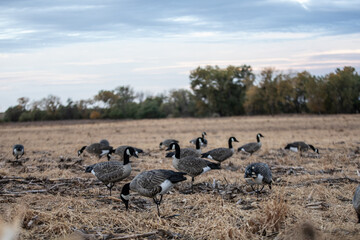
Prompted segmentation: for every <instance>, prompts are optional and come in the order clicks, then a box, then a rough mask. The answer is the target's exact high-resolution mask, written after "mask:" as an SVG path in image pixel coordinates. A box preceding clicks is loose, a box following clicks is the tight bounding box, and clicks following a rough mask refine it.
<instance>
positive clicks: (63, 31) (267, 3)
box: [0, 0, 360, 112]
mask: <svg viewBox="0 0 360 240" xmlns="http://www.w3.org/2000/svg"><path fill="white" fill-rule="evenodd" d="M359 12H360V2H359V1H355V0H344V1H335V0H334V1H332V0H330V1H325V0H317V1H315V0H254V1H235V0H224V1H216V0H210V1H204V0H199V1H195V2H194V1H186V0H185V1H181V2H177V1H144V0H121V1H115V0H106V1H102V0H92V1H90V2H86V3H77V2H75V3H74V2H73V1H70V0H62V1H58V0H54V1H50V2H49V1H46V0H35V1H23V0H16V1H14V0H3V1H1V2H0V14H1V15H0V16H1V18H0V26H1V29H2V31H1V32H0V64H1V68H0V112H4V111H6V109H7V108H8V107H10V106H14V105H16V104H17V99H18V98H20V97H28V98H30V100H40V99H42V98H44V97H47V96H48V95H55V96H58V97H60V99H61V101H62V103H64V102H65V101H66V100H67V99H68V98H71V99H72V100H73V101H78V100H81V99H89V98H92V97H93V96H94V95H96V94H97V93H98V91H100V90H112V89H114V88H115V87H117V86H124V85H130V86H131V87H132V88H133V89H134V90H135V91H136V92H145V93H147V94H151V95H156V94H160V93H164V92H166V91H170V90H171V89H181V88H185V89H190V86H189V84H190V80H189V75H190V71H191V70H194V69H195V68H197V67H198V66H201V67H204V66H206V65H211V66H214V65H218V66H219V67H222V68H223V67H226V66H228V65H234V66H241V65H243V64H246V65H250V66H251V67H252V68H253V72H254V73H256V74H257V73H259V72H260V71H261V69H263V68H266V67H273V68H275V69H276V70H278V71H282V72H284V73H287V72H288V71H293V72H302V71H308V72H309V73H310V74H312V75H315V76H324V75H326V74H329V73H332V72H334V71H335V70H336V68H343V67H344V66H351V67H354V68H355V69H356V70H357V71H358V70H359V68H360V15H359Z"/></svg>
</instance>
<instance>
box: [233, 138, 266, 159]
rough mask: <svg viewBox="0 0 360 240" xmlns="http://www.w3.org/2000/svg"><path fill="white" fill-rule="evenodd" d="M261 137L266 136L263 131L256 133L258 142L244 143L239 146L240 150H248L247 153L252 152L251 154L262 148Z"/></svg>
mask: <svg viewBox="0 0 360 240" xmlns="http://www.w3.org/2000/svg"><path fill="white" fill-rule="evenodd" d="M260 137H264V136H263V135H262V134H261V133H258V134H257V135H256V140H257V142H251V143H247V144H245V145H242V146H241V147H239V148H238V152H240V151H242V152H246V153H250V156H251V155H252V154H253V153H254V152H256V151H258V150H259V149H260V148H261V145H262V144H261V142H260Z"/></svg>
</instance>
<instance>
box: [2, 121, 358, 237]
mask: <svg viewBox="0 0 360 240" xmlns="http://www.w3.org/2000/svg"><path fill="white" fill-rule="evenodd" d="M203 131H206V132H207V134H208V135H207V139H208V146H207V148H205V149H203V151H207V150H210V149H212V148H216V147H227V140H228V138H229V137H230V136H235V137H236V138H237V139H238V140H239V141H240V142H239V143H235V144H234V147H235V148H236V149H237V147H239V146H240V145H242V144H244V143H247V142H254V141H256V139H255V136H256V134H257V133H258V132H260V133H262V134H263V135H264V136H265V138H263V139H262V143H263V146H262V148H261V150H260V151H259V152H257V153H255V154H254V155H253V156H247V155H245V154H243V153H235V154H234V155H233V157H231V158H230V159H228V160H226V161H225V162H223V164H222V167H223V169H221V170H217V171H210V172H207V173H205V174H203V175H201V176H200V177H197V178H196V179H195V184H196V185H195V188H194V189H195V193H194V194H189V191H188V189H189V187H190V178H188V180H187V181H185V182H183V183H181V184H179V185H178V186H176V187H175V188H174V189H173V190H172V191H171V192H170V193H169V194H166V195H165V196H164V199H163V203H162V205H161V206H160V211H161V214H162V215H163V217H162V218H160V217H158V216H157V214H156V213H157V211H156V205H155V204H154V203H153V202H152V200H151V199H148V198H144V197H141V196H139V195H138V194H132V196H131V199H130V209H129V211H125V206H124V205H123V203H122V202H121V201H119V193H120V191H121V187H122V185H123V184H124V183H126V182H129V181H130V180H131V179H132V178H133V177H134V176H135V175H136V174H138V173H139V172H141V171H143V170H149V169H159V168H163V169H172V170H174V168H173V167H172V160H171V159H169V158H165V157H164V156H165V151H164V150H160V149H159V143H160V142H161V141H162V140H163V139H166V138H175V139H178V140H179V141H180V146H182V147H188V146H189V140H190V139H192V138H194V137H197V136H200V135H201V132H203ZM359 135H360V115H336V116H276V117H270V116H268V117H232V118H211V119H163V120H137V121H85V122H81V121H70V122H45V123H23V124H2V125H0V214H1V217H2V220H1V222H0V236H1V232H4V231H5V230H6V229H11V228H14V229H15V230H16V229H17V230H19V239H134V238H136V237H138V238H148V239H159V238H161V239H166V238H168V239H173V238H174V239H360V224H357V217H356V214H355V211H354V209H353V207H352V203H351V200H352V197H353V193H354V190H355V188H356V186H357V185H358V184H359V183H360V177H359V176H358V174H357V170H360V161H359V160H360V138H359ZM104 138H106V139H108V140H109V141H110V144H111V145H112V146H114V147H117V146H120V145H125V144H126V145H133V146H136V147H139V148H142V149H144V150H145V154H140V157H139V158H138V159H136V158H135V159H132V166H133V171H132V173H131V176H130V177H129V178H128V179H126V180H124V181H123V182H120V183H117V184H116V185H115V187H114V188H113V196H112V197H109V196H108V191H107V189H106V187H105V186H104V185H103V184H102V183H101V182H99V181H98V180H97V179H96V178H95V177H94V176H93V175H92V174H89V173H85V172H84V169H85V167H86V166H88V165H90V164H93V163H96V162H99V161H106V159H105V158H102V159H101V160H98V159H97V158H91V157H90V156H89V155H88V154H86V153H85V154H84V155H83V156H81V157H78V156H77V150H78V149H79V148H80V147H81V146H83V145H87V144H90V143H93V142H98V141H100V140H101V139H104ZM292 141H306V142H307V143H310V144H313V145H314V146H315V147H318V148H319V150H320V155H317V154H315V153H314V152H307V153H305V154H304V156H303V157H300V156H299V154H297V153H293V152H288V151H285V150H283V148H284V146H285V145H286V144H287V143H289V142H292ZM16 143H20V144H23V145H24V146H25V152H26V154H25V155H24V156H23V157H22V158H21V159H19V160H18V161H16V160H15V159H14V157H13V156H12V153H11V149H12V145H13V144H16ZM252 162H265V163H267V164H269V166H270V167H271V169H272V173H273V179H274V184H273V187H272V189H271V190H270V189H269V188H268V187H266V188H265V190H264V192H263V193H262V194H260V195H257V194H255V193H253V192H252V190H251V188H249V186H247V185H246V183H245V180H244V169H245V167H246V166H247V165H248V164H250V163H252ZM174 214H176V215H178V216H175V217H169V216H172V215H174ZM17 227H19V228H17Z"/></svg>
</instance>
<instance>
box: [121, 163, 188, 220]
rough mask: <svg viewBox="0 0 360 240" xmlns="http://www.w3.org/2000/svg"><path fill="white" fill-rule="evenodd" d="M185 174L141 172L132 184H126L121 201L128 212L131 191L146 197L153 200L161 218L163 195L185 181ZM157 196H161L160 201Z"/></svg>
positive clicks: (153, 171) (166, 171) (162, 170)
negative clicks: (160, 208)
mask: <svg viewBox="0 0 360 240" xmlns="http://www.w3.org/2000/svg"><path fill="white" fill-rule="evenodd" d="M185 174H186V173H183V172H174V171H172V170H165V169H156V170H150V171H145V172H141V173H139V174H138V175H137V176H136V177H135V178H134V179H133V180H132V181H131V182H130V183H126V184H125V185H124V186H123V188H122V190H121V194H120V199H121V200H122V201H123V202H124V204H125V207H126V210H128V209H129V194H130V190H131V191H135V192H138V193H139V194H140V195H142V196H144V197H149V198H152V199H153V200H154V203H155V204H156V206H157V211H158V216H159V217H160V210H159V206H160V204H161V201H162V197H163V194H165V193H166V192H168V191H169V190H170V189H171V187H172V186H173V185H174V184H175V183H178V182H182V181H185V180H186V177H184V175H185ZM157 195H160V199H157V197H156V196H157Z"/></svg>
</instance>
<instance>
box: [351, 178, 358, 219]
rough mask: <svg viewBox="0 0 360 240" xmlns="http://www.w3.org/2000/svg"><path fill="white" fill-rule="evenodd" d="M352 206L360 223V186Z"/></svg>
mask: <svg viewBox="0 0 360 240" xmlns="http://www.w3.org/2000/svg"><path fill="white" fill-rule="evenodd" d="M352 204H353V206H354V209H355V212H356V214H357V217H358V223H360V185H358V186H357V188H356V190H355V194H354V198H353V201H352Z"/></svg>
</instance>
